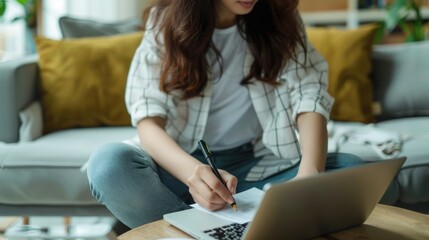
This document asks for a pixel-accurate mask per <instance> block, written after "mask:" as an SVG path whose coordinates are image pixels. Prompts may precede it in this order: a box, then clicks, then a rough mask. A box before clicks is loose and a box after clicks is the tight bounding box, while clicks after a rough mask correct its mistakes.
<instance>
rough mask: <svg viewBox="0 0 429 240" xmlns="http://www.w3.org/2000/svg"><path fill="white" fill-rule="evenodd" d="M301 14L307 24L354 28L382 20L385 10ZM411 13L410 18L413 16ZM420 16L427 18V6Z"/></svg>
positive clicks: (428, 13)
mask: <svg viewBox="0 0 429 240" xmlns="http://www.w3.org/2000/svg"><path fill="white" fill-rule="evenodd" d="M301 16H302V18H303V20H304V23H305V24H307V25H332V24H345V25H346V27H347V28H356V27H357V26H359V23H362V22H374V21H382V20H384V19H385V18H386V11H384V10H379V9H359V10H354V9H351V10H337V11H321V12H303V13H301ZM414 17H415V16H414V15H411V16H410V18H414ZM422 17H423V18H426V19H428V18H429V7H425V8H423V9H422Z"/></svg>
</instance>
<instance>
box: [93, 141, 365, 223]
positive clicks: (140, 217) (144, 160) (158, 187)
mask: <svg viewBox="0 0 429 240" xmlns="http://www.w3.org/2000/svg"><path fill="white" fill-rule="evenodd" d="M213 154H214V156H215V157H216V164H217V166H218V167H219V168H220V169H224V170H226V171H228V172H229V173H231V174H233V175H234V176H236V177H237V178H238V186H237V192H241V191H244V190H246V189H249V188H252V187H257V188H259V189H262V188H263V186H264V185H265V184H266V183H277V182H284V181H288V180H290V179H292V178H293V177H294V176H296V174H297V171H298V167H299V166H295V167H293V168H290V169H288V170H286V171H284V172H281V173H278V174H276V175H274V176H271V177H269V178H267V179H264V180H262V181H257V182H248V181H245V180H244V179H245V177H246V174H247V172H248V171H249V170H250V169H251V168H252V167H253V166H254V165H255V164H256V163H257V161H258V160H259V159H258V158H255V157H254V155H253V147H252V145H251V144H245V145H242V146H240V147H237V148H234V149H230V150H225V151H217V152H214V153H213ZM192 155H193V156H194V157H195V158H197V159H199V160H200V161H201V162H203V163H205V160H204V157H203V155H202V153H201V152H200V151H199V150H198V151H196V152H194V153H193V154H192ZM363 163H364V162H363V161H362V160H361V159H360V158H358V157H356V156H354V155H351V154H345V153H335V154H328V158H327V162H326V170H327V171H329V170H333V169H338V168H345V167H350V166H355V165H360V164H363ZM87 174H88V179H89V183H90V189H91V191H92V194H93V196H94V197H95V198H96V199H97V200H98V201H99V202H100V203H102V204H103V205H105V206H106V207H107V208H108V209H109V210H110V211H111V212H112V213H113V215H115V216H116V217H117V218H118V219H119V220H120V221H121V222H123V223H124V224H125V225H127V226H128V227H130V228H135V227H138V226H140V225H143V224H146V223H149V222H152V221H155V220H159V219H162V216H163V215H164V214H166V213H170V212H175V211H179V210H183V209H187V208H189V204H192V203H193V199H192V197H191V195H190V194H189V192H188V187H187V186H186V185H185V184H183V183H182V182H180V181H179V180H177V179H176V178H175V177H173V176H172V175H170V174H169V173H168V172H167V171H165V170H164V169H163V168H161V167H160V166H158V165H157V164H156V163H155V162H154V161H153V160H152V158H151V157H150V156H149V155H148V154H147V153H146V152H144V151H142V150H141V149H137V148H135V147H133V146H130V145H128V144H125V143H110V144H107V145H104V146H102V147H101V148H99V149H97V150H96V151H95V152H94V153H93V154H92V156H91V158H90V160H89V164H88V171H87Z"/></svg>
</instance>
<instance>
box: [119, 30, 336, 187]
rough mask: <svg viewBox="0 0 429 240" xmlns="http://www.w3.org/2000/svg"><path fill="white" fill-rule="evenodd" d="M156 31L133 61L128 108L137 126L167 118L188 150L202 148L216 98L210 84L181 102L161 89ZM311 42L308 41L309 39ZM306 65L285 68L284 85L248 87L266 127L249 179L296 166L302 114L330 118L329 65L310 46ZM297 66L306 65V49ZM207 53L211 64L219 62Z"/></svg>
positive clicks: (148, 34) (248, 55) (150, 32)
mask: <svg viewBox="0 0 429 240" xmlns="http://www.w3.org/2000/svg"><path fill="white" fill-rule="evenodd" d="M155 35H156V33H155V30H152V29H148V30H147V31H146V32H145V36H144V38H143V40H142V43H141V45H140V46H139V48H138V49H137V51H136V54H135V56H134V58H133V61H132V64H131V68H130V72H129V76H128V81H127V88H126V96H125V98H126V105H127V108H128V112H129V113H130V115H131V119H132V124H133V126H136V125H137V123H138V122H139V121H140V120H141V119H143V118H146V117H155V116H158V117H163V118H165V119H166V121H167V124H166V128H165V130H166V132H167V133H168V134H169V135H170V136H171V137H172V138H173V139H174V140H175V141H176V142H177V143H178V144H179V145H180V146H181V147H182V148H183V149H184V150H185V151H187V152H189V153H191V152H193V151H195V150H196V149H197V142H198V141H199V140H200V139H201V138H202V137H203V134H204V130H205V127H206V122H207V118H208V117H209V108H210V100H211V90H212V83H211V82H210V81H209V83H208V84H207V86H206V87H205V89H204V90H203V92H202V95H201V96H197V97H193V98H191V99H189V100H181V99H180V93H179V92H178V91H176V92H172V93H170V94H166V93H164V92H162V91H160V88H159V80H160V67H161V59H160V56H161V54H160V52H161V47H160V46H159V45H158V44H157V43H156V41H155ZM307 43H308V41H307ZM308 46H309V47H308V52H307V61H306V62H305V65H302V64H297V63H296V62H294V61H290V62H289V63H288V65H287V66H286V67H285V68H284V69H283V70H282V72H281V74H280V77H279V81H280V82H281V83H282V84H281V85H280V86H277V87H273V86H271V85H268V84H265V83H262V82H260V81H255V82H254V83H252V84H249V85H247V88H248V90H249V93H250V97H251V101H252V104H253V107H254V109H255V111H256V114H257V117H258V119H259V122H260V124H261V126H262V129H263V134H262V137H261V138H260V139H258V140H255V143H254V144H255V145H254V146H255V150H254V151H255V156H256V157H262V158H261V160H260V161H259V162H258V164H257V165H256V166H254V167H253V168H252V169H251V170H250V172H249V173H248V175H247V177H246V180H248V181H258V180H262V179H264V178H267V177H269V176H271V175H273V174H276V173H278V172H280V171H283V170H285V169H288V168H290V167H292V166H294V165H296V164H297V163H298V162H299V161H300V159H301V150H300V147H299V141H298V137H297V134H296V129H297V128H296V126H295V125H296V121H295V120H296V117H297V115H298V114H299V113H303V112H317V113H320V114H322V115H323V116H324V117H325V118H326V119H328V118H329V113H330V110H331V106H332V104H333V99H332V97H331V96H330V95H329V94H328V93H327V64H326V62H325V60H324V59H323V58H322V57H321V56H320V55H319V54H318V53H317V52H316V51H315V49H314V48H313V47H312V46H311V45H310V44H309V43H308ZM297 51H299V52H298V62H304V58H305V54H304V51H303V50H302V48H300V49H299V50H297ZM214 57H215V56H214V54H213V53H212V52H211V51H210V52H209V53H208V54H207V58H208V62H215V60H214ZM252 62H253V57H252V55H251V53H250V52H249V50H248V51H247V52H246V56H245V61H244V63H243V71H244V74H245V75H247V74H248V72H249V70H250V66H251V65H252Z"/></svg>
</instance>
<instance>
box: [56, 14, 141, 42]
mask: <svg viewBox="0 0 429 240" xmlns="http://www.w3.org/2000/svg"><path fill="white" fill-rule="evenodd" d="M140 24H141V22H140V19H130V20H126V21H121V22H117V23H102V22H97V21H94V20H88V19H79V18H73V17H68V16H63V17H60V19H59V25H60V29H61V33H62V35H63V38H82V37H98V36H108V35H115V34H125V33H131V32H135V31H139V27H140Z"/></svg>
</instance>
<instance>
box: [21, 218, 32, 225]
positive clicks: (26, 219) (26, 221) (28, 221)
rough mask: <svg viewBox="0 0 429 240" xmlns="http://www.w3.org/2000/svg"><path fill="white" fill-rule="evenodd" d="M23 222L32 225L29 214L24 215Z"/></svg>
mask: <svg viewBox="0 0 429 240" xmlns="http://www.w3.org/2000/svg"><path fill="white" fill-rule="evenodd" d="M22 224H23V225H30V217H29V216H24V217H22Z"/></svg>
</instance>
